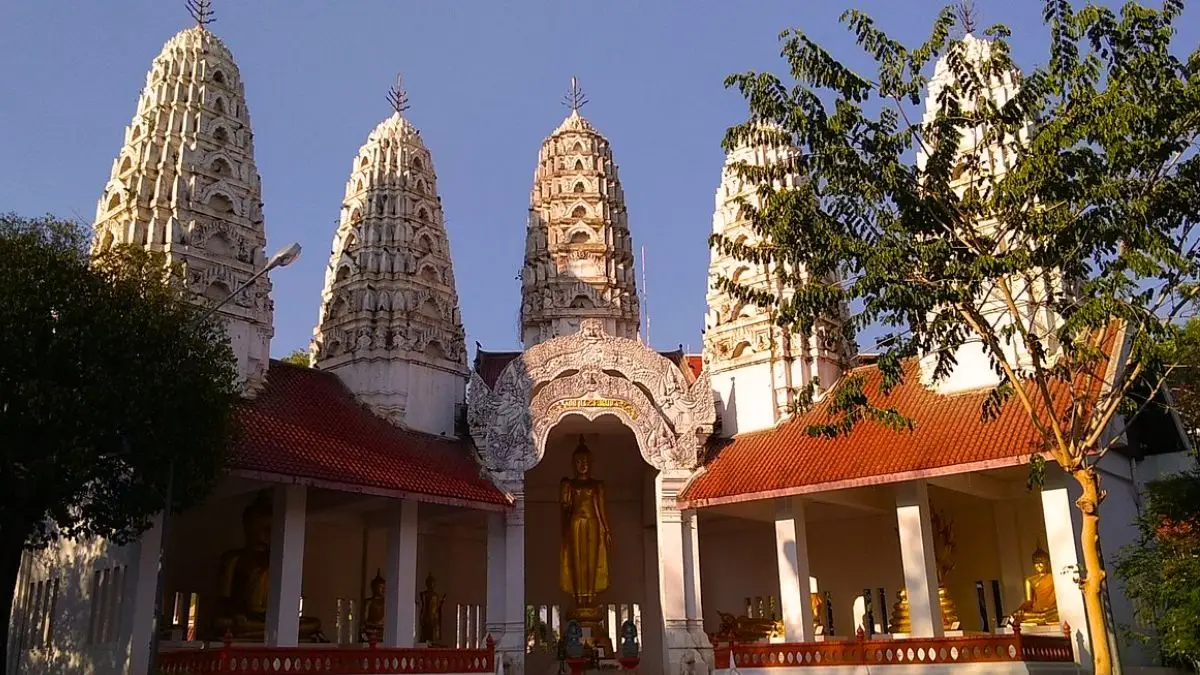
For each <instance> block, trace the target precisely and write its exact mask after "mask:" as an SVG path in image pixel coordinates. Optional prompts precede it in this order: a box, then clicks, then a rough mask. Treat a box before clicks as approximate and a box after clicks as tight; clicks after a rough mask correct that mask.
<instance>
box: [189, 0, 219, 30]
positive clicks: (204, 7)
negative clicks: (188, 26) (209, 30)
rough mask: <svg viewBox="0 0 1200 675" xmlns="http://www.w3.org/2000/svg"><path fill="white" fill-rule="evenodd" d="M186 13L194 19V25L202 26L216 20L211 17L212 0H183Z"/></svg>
mask: <svg viewBox="0 0 1200 675" xmlns="http://www.w3.org/2000/svg"><path fill="white" fill-rule="evenodd" d="M184 5H185V6H186V7H187V11H188V14H191V15H192V18H193V19H195V20H196V25H197V26H200V27H201V28H204V27H206V26H208V25H209V24H211V23H212V22H214V21H216V19H215V18H214V17H213V8H212V0H184Z"/></svg>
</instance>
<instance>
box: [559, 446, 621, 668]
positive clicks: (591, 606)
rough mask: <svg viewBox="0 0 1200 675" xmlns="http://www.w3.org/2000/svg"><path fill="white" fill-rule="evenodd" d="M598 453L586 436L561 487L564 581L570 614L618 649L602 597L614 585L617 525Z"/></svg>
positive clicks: (600, 642) (598, 642) (561, 573)
mask: <svg viewBox="0 0 1200 675" xmlns="http://www.w3.org/2000/svg"><path fill="white" fill-rule="evenodd" d="M591 462H592V453H591V450H588V447H587V445H586V444H584V442H583V438H582V437H580V439H579V445H578V446H577V447H576V448H575V452H574V453H573V454H572V455H571V463H572V464H573V465H574V468H575V476H574V477H573V478H563V479H562V483H561V484H560V487H559V503H560V506H561V507H562V546H561V547H560V549H559V571H558V579H559V586H560V587H561V588H562V590H563V591H564V592H566V593H570V594H571V597H572V598H573V599H574V601H575V606H574V607H573V608H572V609H571V610H570V612H568V614H567V616H568V618H569V619H574V620H576V621H578V622H579V624H580V626H581V627H583V628H588V629H591V637H592V641H593V643H594V644H596V645H598V646H599V645H604V646H606V647H607V652H611V651H612V646H611V645H609V644H608V639H607V637H605V636H606V635H607V633H606V632H605V631H604V628H603V621H604V614H605V613H604V611H603V610H602V608H601V607H600V605H599V604H598V603H597V600H596V596H597V595H599V594H600V593H603V592H604V591H605V590H607V589H608V585H609V560H610V559H611V557H612V529H611V527H610V525H609V520H608V507H607V505H606V504H605V497H604V482H603V481H599V480H596V479H594V478H592V477H591Z"/></svg>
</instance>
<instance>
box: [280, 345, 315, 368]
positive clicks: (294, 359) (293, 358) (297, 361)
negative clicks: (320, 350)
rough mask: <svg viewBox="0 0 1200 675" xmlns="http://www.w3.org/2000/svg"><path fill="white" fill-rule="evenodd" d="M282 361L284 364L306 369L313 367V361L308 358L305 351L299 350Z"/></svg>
mask: <svg viewBox="0 0 1200 675" xmlns="http://www.w3.org/2000/svg"><path fill="white" fill-rule="evenodd" d="M280 360H281V361H283V362H284V363H290V364H292V365H293V366H304V367H305V368H308V367H310V366H312V361H311V360H310V358H309V356H308V352H307V351H305V350H303V349H297V350H296V351H294V352H292V353H291V354H288V355H287V356H285V357H283V358H282V359H280Z"/></svg>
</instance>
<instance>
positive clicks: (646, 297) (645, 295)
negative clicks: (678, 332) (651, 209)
mask: <svg viewBox="0 0 1200 675" xmlns="http://www.w3.org/2000/svg"><path fill="white" fill-rule="evenodd" d="M649 288H650V286H649V285H648V284H647V283H646V247H645V246H643V247H642V313H643V314H645V315H646V346H647V347H649V346H650V344H651V343H650V292H649V290H648V289H649Z"/></svg>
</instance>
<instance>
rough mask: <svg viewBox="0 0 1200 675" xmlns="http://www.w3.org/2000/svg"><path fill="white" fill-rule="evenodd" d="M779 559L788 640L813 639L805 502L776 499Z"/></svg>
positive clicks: (785, 629)
mask: <svg viewBox="0 0 1200 675" xmlns="http://www.w3.org/2000/svg"><path fill="white" fill-rule="evenodd" d="M775 562H776V565H778V567H779V604H780V606H781V610H782V612H783V631H784V639H785V640H786V641H788V642H811V641H812V640H813V638H814V637H815V636H814V635H813V615H812V599H811V597H812V596H811V591H810V590H809V589H810V588H811V582H810V574H809V568H808V525H807V523H806V522H805V520H804V502H802V501H800V500H799V499H798V498H795V497H784V498H781V499H778V500H776V502H775Z"/></svg>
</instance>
